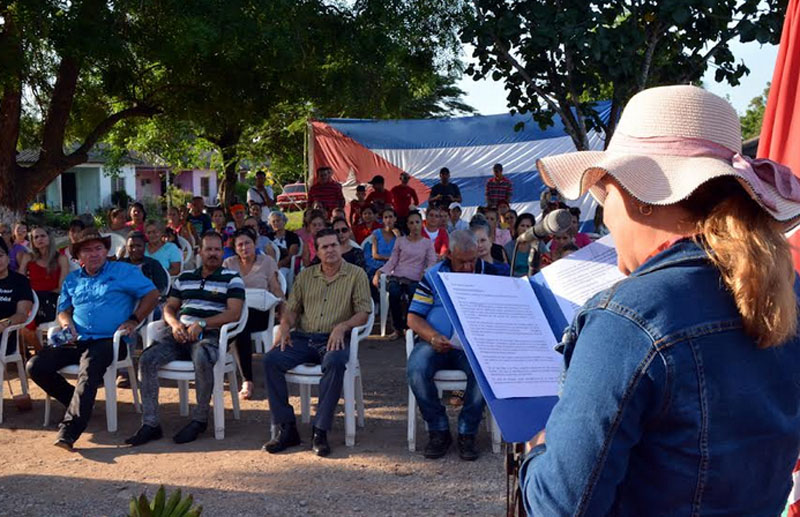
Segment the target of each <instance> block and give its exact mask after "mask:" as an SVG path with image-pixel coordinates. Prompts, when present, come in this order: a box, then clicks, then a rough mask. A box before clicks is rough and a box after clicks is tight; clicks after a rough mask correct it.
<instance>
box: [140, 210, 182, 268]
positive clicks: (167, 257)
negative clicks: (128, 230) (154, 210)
mask: <svg viewBox="0 0 800 517" xmlns="http://www.w3.org/2000/svg"><path fill="white" fill-rule="evenodd" d="M144 227H145V235H146V236H147V247H146V248H145V251H144V254H145V256H147V257H150V258H153V259H156V260H157V261H158V262H159V263H161V265H162V266H164V269H166V270H167V271H168V272H169V274H170V275H172V276H175V275H178V274H180V272H181V262H183V253H181V250H180V248H178V246H176V245H175V244H173V243H171V242H165V241H164V239H162V237H163V236H164V226H163V225H162V224H161V223H160V222H158V221H147V223H146V224H145V225H144Z"/></svg>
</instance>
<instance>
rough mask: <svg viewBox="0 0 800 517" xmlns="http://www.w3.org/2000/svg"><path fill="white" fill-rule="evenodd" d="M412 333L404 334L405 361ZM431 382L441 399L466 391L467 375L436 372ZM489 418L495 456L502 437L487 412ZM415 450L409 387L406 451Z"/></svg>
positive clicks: (413, 401)
mask: <svg viewBox="0 0 800 517" xmlns="http://www.w3.org/2000/svg"><path fill="white" fill-rule="evenodd" d="M414 340H415V339H414V333H413V332H411V330H409V331H408V332H406V359H408V358H409V357H410V356H411V351H412V350H414ZM433 382H434V383H435V384H436V389H437V390H439V398H442V393H443V392H445V391H464V390H466V389H467V374H466V373H464V372H462V371H461V370H438V371H437V372H436V373H435V374H434V375H433ZM486 408H487V412H488V413H489V418H487V419H486V428H487V430H489V431H491V433H492V452H494V453H495V454H497V453H499V452H500V442H501V441H502V436H501V434H500V428H499V427H498V426H497V422H496V421H495V419H494V415H492V412H491V411H489V410H488V406H487V407H486ZM416 449H417V398H416V397H415V396H414V392H413V391H411V386H409V387H408V450H409V451H411V452H414V451H415V450H416Z"/></svg>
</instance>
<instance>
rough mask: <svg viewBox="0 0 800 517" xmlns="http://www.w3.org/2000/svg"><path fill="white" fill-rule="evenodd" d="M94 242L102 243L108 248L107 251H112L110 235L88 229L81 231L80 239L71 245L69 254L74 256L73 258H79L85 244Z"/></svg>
mask: <svg viewBox="0 0 800 517" xmlns="http://www.w3.org/2000/svg"><path fill="white" fill-rule="evenodd" d="M93 241H100V242H102V243H103V246H105V247H106V250H110V249H111V236H110V235H102V234H101V233H100V232H98V231H97V230H96V229H95V228H86V229H85V230H81V233H79V234H78V239H77V240H76V241H75V242H73V243H72V244H71V245H70V247H69V252H70V253H71V254H72V256H73V257H77V256H78V252H79V251H80V250H81V247H82V246H83V245H84V244H86V243H88V242H93Z"/></svg>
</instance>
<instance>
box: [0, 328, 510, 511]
mask: <svg viewBox="0 0 800 517" xmlns="http://www.w3.org/2000/svg"><path fill="white" fill-rule="evenodd" d="M360 355H361V364H362V370H363V372H364V397H365V403H366V419H367V421H366V427H365V428H359V429H358V430H357V435H356V446H355V447H352V448H349V447H345V446H344V435H343V425H344V424H343V420H342V413H341V412H340V413H339V414H338V415H337V417H336V420H335V421H334V428H333V430H332V432H331V434H330V442H331V446H332V448H333V453H332V455H331V456H330V457H329V458H318V457H316V456H314V455H312V454H311V452H310V450H308V449H307V447H310V445H308V444H309V442H310V432H311V429H310V426H309V425H307V424H301V425H300V432H301V434H302V436H303V440H304V445H303V447H298V448H295V449H292V450H291V452H287V453H285V454H280V455H269V454H267V453H264V452H261V451H260V450H259V449H260V447H261V444H262V443H263V442H264V441H265V440H266V439H267V435H268V425H269V412H268V410H267V407H268V404H267V402H266V400H265V393H264V388H263V379H262V378H261V368H260V367H259V365H260V363H258V361H259V357H258V356H257V357H255V358H254V360H255V361H256V365H254V366H255V368H254V369H255V371H256V374H257V375H258V378H257V380H256V383H257V385H258V386H259V387H258V388H257V390H256V400H251V401H243V403H242V418H241V420H239V421H235V420H233V415H232V412H231V411H230V398H229V397H227V396H226V405H227V408H228V410H227V411H226V418H227V420H226V436H225V439H224V440H222V441H217V440H214V438H213V435H212V432H211V430H209V431H207V432H206V433H205V435H204V436H203V437H202V438H200V439H199V440H197V441H196V442H194V443H191V444H187V445H182V446H177V445H175V444H174V443H173V442H172V440H171V439H170V438H169V437H170V436H172V433H174V432H175V431H177V430H178V429H179V428H180V427H181V426H182V425H183V424H184V423H185V422H186V419H185V418H183V417H180V416H179V414H178V394H177V390H176V389H175V388H174V387H173V386H171V385H167V386H166V387H164V388H163V389H162V391H161V398H160V400H161V404H162V406H161V407H162V423H163V427H164V431H165V434H166V435H167V436H166V437H165V438H164V439H162V440H159V441H157V442H153V443H150V444H147V445H146V446H143V447H141V448H137V449H130V448H126V447H125V446H124V445H123V440H124V439H125V438H126V437H127V436H130V435H131V434H133V433H134V432H135V431H136V429H137V428H138V426H139V417H138V415H137V414H136V413H135V412H134V408H133V405H132V399H131V392H130V390H119V398H120V404H119V431H118V432H117V433H114V434H110V433H108V432H107V431H106V430H105V407H104V404H103V402H102V401H103V400H104V393H103V391H102V390H100V392H99V395H98V403H97V404H96V407H95V412H94V415H93V416H92V420H91V423H90V425H89V429H88V430H87V432H86V433H85V434H84V435H83V436H82V438H81V439H80V440H79V441H78V443H77V444H76V447H77V449H76V451H75V452H74V453H68V452H66V451H62V450H61V449H58V448H56V447H53V445H52V442H53V440H54V438H55V427H54V426H51V427H49V428H47V429H45V428H42V418H43V415H44V397H43V392H42V391H41V390H39V389H38V388H36V387H32V396H33V399H34V408H33V411H31V412H27V413H17V411H16V410H15V409H14V407H13V406H12V405H11V404H10V401H9V400H8V395H7V394H6V407H5V418H4V423H3V424H2V425H0V450H2V451H3V452H2V453H1V454H0V516H11V515H14V516H31V517H33V516H36V517H42V516H47V517H94V516H121V515H125V514H126V512H127V506H128V500H129V499H130V497H131V496H132V495H138V494H140V493H141V492H142V491H146V492H147V493H148V494H149V495H151V496H152V494H153V493H154V492H155V489H156V488H157V487H158V485H160V484H164V485H166V486H167V487H168V488H176V487H180V488H181V489H183V490H184V491H185V492H188V493H191V494H192V495H193V496H194V498H195V500H196V501H198V502H199V503H200V504H202V505H203V507H204V511H203V515H205V516H226V517H227V516H232V517H233V516H267V515H269V516H273V515H274V516H294V515H309V516H344V515H370V516H372V515H390V516H391V515H436V516H438V515H480V516H493V515H497V516H499V515H503V513H504V511H505V477H504V469H503V462H502V457H501V456H502V455H500V454H492V452H491V444H490V439H489V435H488V433H487V432H486V431H485V426H482V429H481V433H480V434H479V445H480V447H481V452H482V455H481V457H480V459H479V460H478V461H476V462H472V463H469V462H463V461H461V460H459V458H458V455H457V453H456V451H455V448H453V449H451V451H450V453H449V454H448V456H447V457H445V458H444V459H442V460H438V461H431V460H426V459H425V458H424V457H422V455H421V453H420V452H419V451H420V450H421V449H422V447H423V446H424V444H425V442H426V436H425V435H424V430H423V429H424V428H423V425H422V421H421V419H418V426H417V430H418V432H417V449H418V450H417V452H414V453H412V452H409V451H408V447H407V442H406V406H407V398H406V397H407V385H406V382H405V349H404V347H403V344H402V343H401V342H400V341H394V342H387V341H381V340H369V341H366V342H365V343H363V344H362V348H361V354H360ZM12 382H13V386H14V388H15V390H17V389H18V383H17V382H16V380H14V381H12ZM6 390H7V387H6ZM293 392H294V393H296V388H295V390H294V391H293ZM193 398H194V394H191V395H190V400H192V401H193ZM292 404H293V405H294V406H295V408H297V411H298V412H299V406H300V405H299V399H297V398H296V397H293V398H292ZM58 406H59V405H58V403H54V405H53V407H54V409H55V411H54V414H55V417H59V416H60V415H61V411H62V410H61V409H60V408H59V407H58ZM312 409H313V408H312ZM340 409H341V406H340ZM451 416H452V417H453V419H451V425H452V426H453V428H454V426H455V420H454V417H455V412H452V411H451ZM54 420H55V418H54Z"/></svg>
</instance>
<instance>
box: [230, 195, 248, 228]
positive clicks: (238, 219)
mask: <svg viewBox="0 0 800 517" xmlns="http://www.w3.org/2000/svg"><path fill="white" fill-rule="evenodd" d="M230 212H231V218H232V219H233V220H232V221H229V222H228V225H227V226H228V233H229V234H230V235H233V232H235V231H236V230H241V229H242V228H243V227H244V220H245V219H246V218H247V209H246V208H245V207H244V205H243V204H241V203H236V204H235V205H231V207H230Z"/></svg>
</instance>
